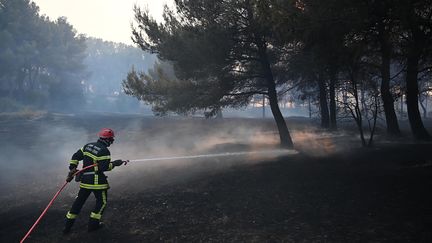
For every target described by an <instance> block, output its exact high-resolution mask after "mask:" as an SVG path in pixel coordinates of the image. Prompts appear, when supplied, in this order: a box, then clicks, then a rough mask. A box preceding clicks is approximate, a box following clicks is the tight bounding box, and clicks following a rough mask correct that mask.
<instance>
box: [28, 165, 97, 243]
mask: <svg viewBox="0 0 432 243" xmlns="http://www.w3.org/2000/svg"><path fill="white" fill-rule="evenodd" d="M96 165H97V164H93V165H89V166H86V167H84V168H82V169H81V170H79V171H77V172H75V174H74V175H73V176H76V175H78V174H79V173H81V172H82V171H84V170H86V169H88V168H91V167H94V166H96ZM68 183H69V182H68V181H66V182H65V183H64V184H63V186H62V187H61V188H60V190H58V191H57V192H56V194H55V195H54V197H53V198H52V199H51V201H50V202H49V203H48V205H47V206H46V208H45V209H44V211H43V212H42V213H41V215H40V216H39V218H38V219H37V220H36V222H34V224H33V226H32V227H31V228H30V229H29V231H28V232H27V234H26V235H25V236H24V237H23V238H22V240H21V241H20V243H23V242H24V241H25V240H26V239H27V237H29V235H30V234H31V232H32V231H33V230H34V228H35V227H36V225H38V224H39V221H40V220H41V219H42V217H43V216H44V215H45V213H46V212H47V211H48V209H49V208H50V207H51V205H52V204H53V202H54V200H55V199H56V198H57V197H58V195H59V194H60V192H61V191H63V189H64V188H65V187H66V185H67V184H68Z"/></svg>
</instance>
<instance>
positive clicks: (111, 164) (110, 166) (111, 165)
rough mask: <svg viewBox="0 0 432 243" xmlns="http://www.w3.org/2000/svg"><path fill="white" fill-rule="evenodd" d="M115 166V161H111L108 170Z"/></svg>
mask: <svg viewBox="0 0 432 243" xmlns="http://www.w3.org/2000/svg"><path fill="white" fill-rule="evenodd" d="M113 166H114V165H113V163H112V162H110V163H109V165H108V170H112V169H113Z"/></svg>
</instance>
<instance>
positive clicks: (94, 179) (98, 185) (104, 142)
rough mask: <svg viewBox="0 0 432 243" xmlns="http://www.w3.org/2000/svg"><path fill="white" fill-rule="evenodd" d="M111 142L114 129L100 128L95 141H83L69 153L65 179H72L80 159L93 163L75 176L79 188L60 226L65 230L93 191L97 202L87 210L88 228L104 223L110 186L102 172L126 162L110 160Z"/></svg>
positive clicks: (68, 228)
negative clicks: (69, 158)
mask: <svg viewBox="0 0 432 243" xmlns="http://www.w3.org/2000/svg"><path fill="white" fill-rule="evenodd" d="M113 142H114V131H113V130H112V129H109V128H103V129H101V131H100V132H99V139H98V141H97V142H94V143H88V144H86V145H84V147H82V148H81V149H79V150H78V151H77V152H76V153H75V154H73V155H72V159H71V160H70V164H69V173H68V176H67V179H66V180H67V181H68V182H70V181H71V180H72V179H73V177H74V174H75V173H76V172H77V171H78V170H77V167H78V162H79V161H81V160H82V161H83V167H86V166H90V165H94V164H96V165H95V166H94V167H91V168H89V169H86V170H85V171H83V172H81V173H80V174H78V175H77V176H76V178H75V180H76V181H80V190H79V192H78V196H77V197H76V199H75V201H74V203H73V205H72V208H71V209H70V211H69V212H68V213H67V214H66V222H65V227H64V229H63V233H64V234H67V233H69V232H70V230H71V228H72V225H73V223H74V221H75V219H76V217H77V216H78V214H79V212H80V211H81V208H82V206H83V205H84V203H85V201H86V200H87V198H88V197H89V195H90V194H91V193H92V192H93V194H94V196H95V198H96V205H95V207H94V209H93V211H92V212H91V214H90V219H89V223H88V231H89V232H90V231H95V230H97V229H99V228H101V227H102V226H103V224H102V223H101V222H100V219H101V217H102V214H103V212H104V210H105V207H106V204H107V198H108V197H107V191H108V189H109V185H108V181H107V177H106V176H105V174H104V172H105V171H110V170H112V169H113V168H114V167H116V166H120V165H122V164H126V163H127V162H128V161H123V160H114V161H111V156H110V151H109V150H108V147H109V146H110V145H111V144H112V143H113Z"/></svg>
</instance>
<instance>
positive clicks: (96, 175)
mask: <svg viewBox="0 0 432 243" xmlns="http://www.w3.org/2000/svg"><path fill="white" fill-rule="evenodd" d="M94 184H95V185H97V184H99V175H98V174H95V175H94Z"/></svg>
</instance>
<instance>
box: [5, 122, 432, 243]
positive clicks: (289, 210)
mask: <svg viewBox="0 0 432 243" xmlns="http://www.w3.org/2000/svg"><path fill="white" fill-rule="evenodd" d="M0 123H1V125H2V126H1V128H0V133H1V136H2V142H1V144H0V145H1V147H2V148H1V149H0V152H1V153H2V154H3V155H2V157H1V160H2V161H1V166H0V169H1V171H2V172H3V175H2V176H0V184H1V185H0V192H1V195H0V218H1V220H0V242H18V241H19V240H20V239H21V238H22V237H23V236H24V235H25V233H26V232H27V230H28V229H29V228H30V226H31V225H32V224H33V222H34V221H35V220H36V219H37V217H38V216H39V214H40V213H41V212H42V210H43V208H44V207H45V206H46V205H47V203H48V202H49V200H50V199H51V197H52V196H53V195H54V193H55V192H56V190H58V188H59V186H60V185H61V184H62V182H63V180H64V177H65V174H66V173H67V161H68V160H69V158H70V156H71V154H72V153H73V152H75V150H76V149H78V148H79V147H80V146H82V145H83V144H85V142H89V141H91V140H92V139H93V138H94V134H96V132H97V130H98V129H99V128H100V127H104V126H108V127H113V128H114V129H116V131H117V130H118V131H119V132H118V136H117V141H116V144H114V145H113V147H112V149H111V152H112V154H113V157H115V156H118V157H121V158H124V159H138V158H146V157H148V156H150V157H151V156H154V157H157V156H162V155H165V156H166V155H167V154H168V155H173V156H175V155H183V154H205V153H221V152H237V151H257V150H259V149H265V150H268V149H274V148H275V146H276V144H277V136H276V135H275V133H274V131H275V128H274V125H273V123H272V121H271V120H270V119H269V120H252V119H224V120H222V121H206V120H203V119H198V118H197V119H153V118H143V117H139V116H124V115H98V116H91V118H90V117H89V116H64V115H42V116H41V117H30V118H29V117H26V118H20V119H17V118H3V119H1V120H0ZM288 124H289V127H290V131H291V132H292V133H293V138H294V142H295V143H296V149H297V150H298V151H297V152H298V153H295V154H294V153H287V154H283V153H282V154H275V155H274V156H268V155H265V156H261V155H256V154H255V155H253V156H251V155H246V156H245V155H241V156H231V157H229V156H228V157H215V158H204V159H194V160H179V161H154V162H149V163H142V164H139V163H136V164H134V163H132V162H131V163H130V164H128V165H126V166H122V167H120V168H116V170H115V171H113V172H110V173H111V174H109V175H108V176H109V179H108V180H109V181H110V185H111V189H110V190H109V195H108V198H109V199H108V207H107V209H106V212H105V214H104V216H103V221H104V223H105V225H106V227H105V228H103V229H102V230H100V231H98V232H94V233H88V232H86V224H87V220H88V216H89V214H90V211H91V209H92V207H93V205H94V199H93V198H89V200H88V201H87V203H86V205H85V206H84V208H83V210H82V212H81V214H80V215H79V218H78V220H77V222H76V224H75V226H74V228H73V232H72V233H71V234H69V235H67V236H63V235H62V234H61V230H62V227H63V221H64V216H65V213H66V212H67V211H68V210H69V207H70V206H71V204H72V202H73V199H74V197H75V195H76V193H77V191H78V186H77V184H76V183H73V184H71V185H68V187H67V188H66V189H65V191H64V192H62V194H61V195H60V196H59V198H58V199H57V201H55V203H54V205H53V207H52V208H51V209H50V210H49V211H48V213H47V214H46V216H45V217H44V218H43V220H42V221H41V223H40V224H39V225H38V226H37V228H36V229H35V231H34V232H33V233H32V235H31V237H30V238H29V239H28V240H27V242H432V228H431V227H432V206H431V205H432V196H431V191H432V177H431V176H432V158H431V155H430V151H432V150H431V149H432V144H431V143H420V144H419V143H413V142H411V139H410V138H409V136H407V137H404V138H403V139H401V140H399V141H398V142H389V141H386V140H385V139H384V138H381V137H379V136H378V141H377V144H376V146H375V148H369V149H363V148H359V145H360V143H359V141H358V139H357V138H356V137H355V135H354V134H355V133H354V132H347V131H340V132H338V133H333V134H329V133H325V132H322V131H320V130H319V129H318V128H316V126H315V125H314V122H311V121H309V120H307V119H300V118H292V119H288ZM162 138H163V139H162Z"/></svg>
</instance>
